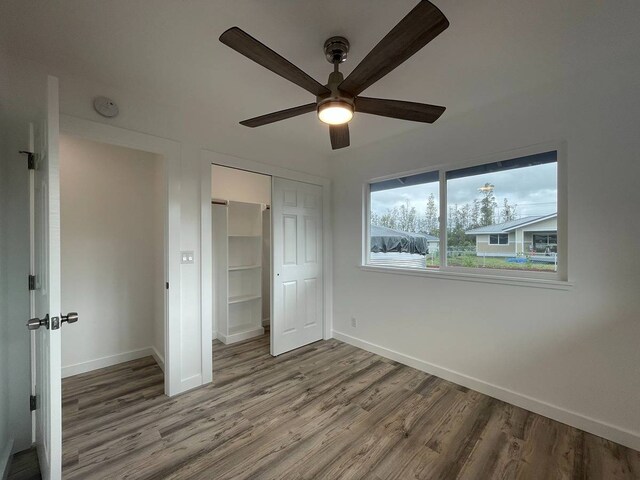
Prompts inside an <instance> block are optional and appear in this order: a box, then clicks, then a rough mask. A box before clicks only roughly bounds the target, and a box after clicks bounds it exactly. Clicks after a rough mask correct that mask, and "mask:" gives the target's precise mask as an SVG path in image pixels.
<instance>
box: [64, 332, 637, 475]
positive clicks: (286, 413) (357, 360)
mask: <svg viewBox="0 0 640 480" xmlns="http://www.w3.org/2000/svg"><path fill="white" fill-rule="evenodd" d="M268 342H269V340H268V337H267V336H264V337H260V338H258V339H254V340H250V341H247V342H244V343H240V344H234V345H230V346H225V345H222V344H221V343H220V342H217V341H216V342H214V353H213V357H214V360H213V365H214V383H213V384H212V385H208V386H205V387H202V388H199V389H197V390H193V391H191V392H189V393H186V394H183V395H180V396H178V397H175V398H167V397H165V396H164V395H163V378H162V372H161V371H160V369H159V368H158V366H157V365H156V364H155V363H154V361H153V359H152V358H150V357H149V358H145V359H141V360H136V361H133V362H128V363H125V364H121V365H118V366H115V367H110V368H106V369H103V370H100V371H96V372H92V373H88V374H84V375H78V376H75V377H71V378H67V379H65V380H64V382H63V405H64V407H63V411H64V426H63V436H64V458H63V463H64V477H65V478H66V479H83V480H87V479H95V478H101V479H102V478H109V479H124V478H135V479H160V478H163V479H164V478H166V479H207V480H211V479H242V478H256V479H259V478H269V479H271V478H292V479H298V478H309V479H319V478H326V479H341V478H367V479H375V480H383V479H388V478H397V479H413V478H429V479H450V478H465V479H493V478H500V479H511V478H535V479H562V478H578V479H607V480H609V479H622V478H625V479H632V478H634V479H637V478H640V453H639V452H637V451H634V450H630V449H628V448H625V447H622V446H620V445H617V444H615V443H612V442H610V441H607V440H604V439H602V438H599V437H596V436H594V435H590V434H587V433H584V432H582V431H579V430H577V429H575V428H571V427H568V426H566V425H563V424H561V423H558V422H555V421H552V420H549V419H547V418H545V417H542V416H540V415H536V414H533V413H530V412H528V411H526V410H523V409H521V408H517V407H514V406H512V405H509V404H506V403H504V402H501V401H498V400H495V399H493V398H490V397H487V396H486V395H482V394H480V393H477V392H474V391H472V390H468V389H466V388H463V387H459V386H457V385H455V384H453V383H450V382H447V381H444V380H441V379H439V378H437V377H434V376H430V375H427V374H425V373H423V372H420V371H418V370H414V369H412V368H409V367H406V366H403V365H400V364H398V363H396V362H393V361H390V360H387V359H384V358H382V357H379V356H377V355H374V354H371V353H368V352H366V351H364V350H360V349H358V348H355V347H352V346H350V345H347V344H344V343H341V342H339V341H337V340H330V341H326V342H325V341H322V342H317V343H314V344H312V345H309V346H307V347H304V348H301V349H298V350H296V351H294V352H290V353H288V354H285V355H282V356H279V357H277V358H273V357H271V356H270V355H269V344H268Z"/></svg>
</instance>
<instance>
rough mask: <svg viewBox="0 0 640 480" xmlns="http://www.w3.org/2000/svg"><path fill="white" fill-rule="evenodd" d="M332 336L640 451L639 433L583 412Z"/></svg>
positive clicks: (355, 340) (343, 335) (352, 339)
mask: <svg viewBox="0 0 640 480" xmlns="http://www.w3.org/2000/svg"><path fill="white" fill-rule="evenodd" d="M333 337H334V338H336V339H337V340H341V341H343V342H345V343H348V344H350V345H353V346H354V347H358V348H362V349H363V350H367V351H368V352H372V353H375V354H378V355H380V356H382V357H385V358H389V359H391V360H395V361H396V362H400V363H402V364H404V365H408V366H410V367H413V368H415V369H417V370H421V371H423V372H426V373H429V374H431V375H435V376H437V377H440V378H443V379H444V380H448V381H450V382H453V383H456V384H458V385H462V386H463V387H467V388H470V389H472V390H475V391H477V392H480V393H484V394H485V395H488V396H490V397H493V398H497V399H498V400H502V401H504V402H507V403H510V404H512V405H516V406H517V407H521V408H524V409H526V410H529V411H531V412H534V413H537V414H539V415H542V416H545V417H548V418H551V419H553V420H557V421H558V422H562V423H565V424H567V425H571V426H572V427H576V428H579V429H580V430H584V431H585V432H589V433H592V434H594V435H598V436H600V437H603V438H606V439H608V440H611V441H613V442H616V443H619V444H621V445H625V446H627V447H629V448H633V449H634V450H640V432H634V431H631V430H628V429H625V428H622V427H619V426H617V425H612V424H610V423H607V422H603V421H600V420H597V419H594V418H591V417H587V416H585V415H582V414H580V413H577V412H574V411H571V410H567V409H565V408H562V407H558V406H557V405H552V404H550V403H548V402H545V401H543V400H539V399H537V398H533V397H530V396H528V395H523V394H521V393H518V392H514V391H513V390H509V389H507V388H503V387H500V386H498V385H494V384H491V383H487V382H485V381H483V380H480V379H477V378H474V377H470V376H468V375H465V374H462V373H459V372H456V371H454V370H450V369H448V368H445V367H441V366H438V365H434V364H432V363H429V362H425V361H424V360H420V359H419V358H416V357H412V356H410V355H405V354H404V353H400V352H397V351H395V350H390V349H388V348H386V347H382V346H380V345H376V344H374V343H370V342H367V341H365V340H360V339H359V338H356V337H352V336H351V335H347V334H346V333H342V332H338V331H336V330H334V331H333Z"/></svg>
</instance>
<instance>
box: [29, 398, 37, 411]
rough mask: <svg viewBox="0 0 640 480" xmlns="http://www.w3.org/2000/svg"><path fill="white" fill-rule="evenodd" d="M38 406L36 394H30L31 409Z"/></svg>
mask: <svg viewBox="0 0 640 480" xmlns="http://www.w3.org/2000/svg"><path fill="white" fill-rule="evenodd" d="M36 408H38V401H37V399H36V396H35V395H29V410H31V411H32V412H33V411H34V410H35V409H36Z"/></svg>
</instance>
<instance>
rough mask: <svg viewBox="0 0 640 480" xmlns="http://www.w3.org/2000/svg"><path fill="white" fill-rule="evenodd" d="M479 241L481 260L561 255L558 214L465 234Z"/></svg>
mask: <svg viewBox="0 0 640 480" xmlns="http://www.w3.org/2000/svg"><path fill="white" fill-rule="evenodd" d="M465 233H466V234H467V235H475V237H476V254H477V255H478V256H491V257H511V256H514V255H518V254H534V255H535V254H537V255H545V254H552V253H557V252H558V214H557V213H552V214H550V215H539V216H529V217H523V218H519V219H518V220H512V221H510V222H504V223H496V224H494V225H487V226H486V227H479V228H474V229H473V230H468V231H467V232H465Z"/></svg>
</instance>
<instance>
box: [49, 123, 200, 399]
mask: <svg viewBox="0 0 640 480" xmlns="http://www.w3.org/2000/svg"><path fill="white" fill-rule="evenodd" d="M60 134H61V135H63V134H66V135H73V136H76V137H81V138H84V139H87V140H92V141H95V142H101V143H106V144H109V145H116V146H120V147H127V148H133V149H136V150H142V151H145V152H150V153H155V154H158V155H161V156H162V158H163V162H164V173H165V181H166V190H165V201H166V205H165V226H164V231H165V235H164V237H165V238H164V252H165V255H164V269H165V276H166V281H167V282H169V289H168V290H165V293H166V297H165V300H166V302H165V315H164V317H165V318H164V392H165V394H166V395H167V396H173V395H177V394H178V393H181V392H184V391H185V390H188V389H190V388H193V385H184V383H185V382H183V381H182V380H181V375H180V373H181V371H182V368H181V367H182V365H181V363H182V358H181V355H180V352H181V348H180V346H181V344H182V342H181V340H182V339H181V335H182V332H181V329H180V229H181V225H180V221H181V210H180V204H181V198H180V183H181V175H182V174H181V147H180V143H179V142H176V141H173V140H168V139H166V138H161V137H155V136H153V135H148V134H145V133H139V132H134V131H132V130H126V129H124V128H119V127H114V126H112V125H106V124H103V123H98V122H93V121H90V120H85V119H82V118H78V117H74V116H71V115H60Z"/></svg>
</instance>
